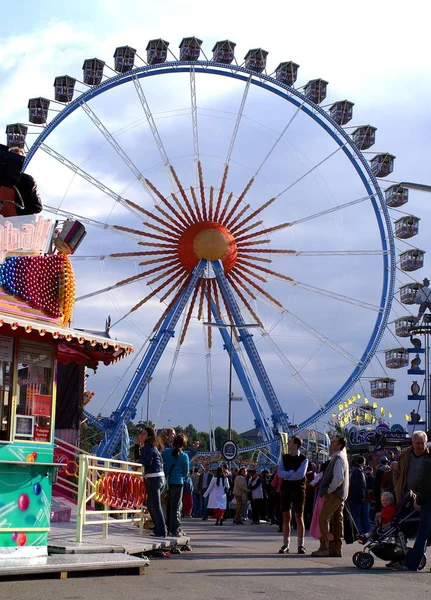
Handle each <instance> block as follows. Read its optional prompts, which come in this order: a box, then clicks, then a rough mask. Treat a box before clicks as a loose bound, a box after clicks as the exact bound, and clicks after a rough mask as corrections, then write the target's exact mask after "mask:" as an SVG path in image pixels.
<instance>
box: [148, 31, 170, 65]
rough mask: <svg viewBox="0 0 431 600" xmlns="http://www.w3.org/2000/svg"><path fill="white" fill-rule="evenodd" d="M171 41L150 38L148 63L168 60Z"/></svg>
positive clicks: (157, 63) (158, 63) (154, 63)
mask: <svg viewBox="0 0 431 600" xmlns="http://www.w3.org/2000/svg"><path fill="white" fill-rule="evenodd" d="M168 46H169V42H167V41H166V40H162V38H159V39H157V40H150V41H149V42H148V44H147V47H146V51H147V63H148V64H149V65H160V64H161V63H164V62H166V58H167V56H168Z"/></svg>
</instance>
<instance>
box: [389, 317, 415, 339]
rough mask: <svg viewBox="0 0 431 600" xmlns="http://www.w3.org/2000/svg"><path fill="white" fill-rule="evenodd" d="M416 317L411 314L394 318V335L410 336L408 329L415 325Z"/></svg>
mask: <svg viewBox="0 0 431 600" xmlns="http://www.w3.org/2000/svg"><path fill="white" fill-rule="evenodd" d="M415 323H416V318H415V317H414V316H413V315H407V316H406V317H399V318H398V319H395V321H394V324H395V335H397V336H398V337H410V329H411V328H412V327H413V326H414V325H415Z"/></svg>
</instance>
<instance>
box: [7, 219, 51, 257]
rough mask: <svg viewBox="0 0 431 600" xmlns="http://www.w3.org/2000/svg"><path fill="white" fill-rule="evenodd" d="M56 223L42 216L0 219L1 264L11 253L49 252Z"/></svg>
mask: <svg viewBox="0 0 431 600" xmlns="http://www.w3.org/2000/svg"><path fill="white" fill-rule="evenodd" d="M53 229H54V223H53V222H52V221H51V220H50V219H46V218H44V217H42V216H41V215H38V216H36V215H32V216H23V217H14V219H13V223H12V222H11V221H10V220H9V221H8V220H7V219H4V218H3V217H0V263H1V262H4V259H5V257H6V256H7V255H8V253H10V252H21V253H28V254H43V253H45V252H47V251H48V248H49V244H50V241H51V238H52V232H53Z"/></svg>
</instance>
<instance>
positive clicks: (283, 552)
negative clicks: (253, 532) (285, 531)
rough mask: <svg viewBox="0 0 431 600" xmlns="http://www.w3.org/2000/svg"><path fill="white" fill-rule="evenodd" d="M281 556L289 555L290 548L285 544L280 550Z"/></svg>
mask: <svg viewBox="0 0 431 600" xmlns="http://www.w3.org/2000/svg"><path fill="white" fill-rule="evenodd" d="M278 553H279V554H289V546H286V545H285V544H284V545H283V546H282V547H281V548H280V550H279V551H278Z"/></svg>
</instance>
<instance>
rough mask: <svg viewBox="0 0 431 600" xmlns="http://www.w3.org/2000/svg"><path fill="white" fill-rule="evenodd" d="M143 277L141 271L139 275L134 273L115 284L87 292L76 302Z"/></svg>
mask: <svg viewBox="0 0 431 600" xmlns="http://www.w3.org/2000/svg"><path fill="white" fill-rule="evenodd" d="M142 278H143V275H142V274H141V273H139V274H138V275H134V276H133V277H128V278H127V279H123V280H122V281H118V282H117V283H114V284H113V285H110V286H108V287H105V288H102V289H100V290H95V291H94V292H90V293H89V294H85V295H83V296H79V297H78V298H76V299H75V302H82V300H86V299H87V298H94V296H99V295H100V294H106V292H110V291H111V290H116V289H118V288H120V287H123V286H124V285H129V284H130V283H134V282H135V281H139V280H140V279H142Z"/></svg>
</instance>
